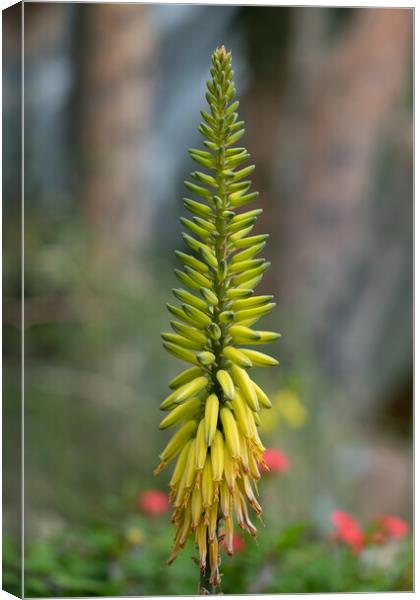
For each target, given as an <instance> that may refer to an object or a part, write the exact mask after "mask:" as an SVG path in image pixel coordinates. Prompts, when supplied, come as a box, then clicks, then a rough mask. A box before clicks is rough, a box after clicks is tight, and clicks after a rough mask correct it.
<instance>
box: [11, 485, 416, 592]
mask: <svg viewBox="0 0 420 600" xmlns="http://www.w3.org/2000/svg"><path fill="white" fill-rule="evenodd" d="M160 495H162V497H161V496H160ZM164 496H165V494H163V492H162V491H159V490H143V491H141V493H140V494H139V495H138V496H137V498H136V497H135V496H133V497H130V499H128V498H127V499H125V500H123V499H118V498H113V501H112V503H111V504H112V507H113V508H112V510H111V509H109V510H108V511H106V512H105V513H101V515H100V518H98V519H96V520H94V521H92V522H89V523H87V524H86V525H85V526H83V527H82V526H79V527H71V528H64V529H63V530H62V531H61V532H59V533H56V534H54V535H50V536H48V537H47V538H44V539H41V538H39V539H37V540H32V541H31V540H28V541H27V543H26V544H25V596H27V597H51V596H53V597H63V596H65V597H74V596H92V597H93V596H130V595H136V596H139V595H141V596H148V595H159V596H162V595H185V594H188V593H189V591H190V589H191V586H192V585H194V582H195V580H196V566H195V565H194V563H193V561H192V560H191V555H192V553H193V547H192V544H189V545H188V546H187V551H186V552H184V553H183V554H182V555H181V556H180V557H179V558H178V560H177V561H176V562H175V563H174V565H173V566H172V567H171V569H169V570H166V571H165V573H164V576H163V568H164V567H163V566H162V563H163V561H164V557H165V556H166V555H167V546H168V543H169V541H170V538H171V526H170V524H169V523H168V522H167V518H166V514H165V513H163V511H162V514H160V515H158V514H156V512H155V508H156V506H159V507H162V506H163V502H162V501H161V500H162V499H163V497H164ZM158 498H160V499H159V501H158V502H157V503H156V502H155V501H156V500H157V499H158ZM144 499H147V502H146V503H145V502H144ZM166 503H168V497H167V496H166ZM107 504H108V503H107ZM136 506H137V511H135V507H136ZM151 517H152V518H151ZM353 520H354V519H353ZM359 528H360V529H361V530H362V528H361V527H360V525H359ZM376 531H385V532H386V535H385V536H383V537H382V538H381V539H380V540H379V539H378V538H377V537H375V536H374V533H375V532H376ZM362 532H363V536H364V542H363V548H362V550H361V551H360V552H357V553H356V552H354V551H353V549H352V547H351V546H349V545H348V543H346V542H345V540H344V539H343V538H342V537H341V538H340V539H335V541H334V542H333V541H332V540H331V538H327V539H323V538H322V537H320V536H319V535H318V534H317V533H316V531H315V530H314V529H313V528H312V527H311V525H310V524H303V523H293V524H291V525H289V526H288V527H286V528H281V529H280V528H279V526H278V525H277V524H276V522H275V521H273V522H269V523H268V527H267V528H266V531H265V534H264V535H263V536H261V539H260V540H259V544H258V546H257V545H256V544H253V543H249V544H248V543H247V542H246V540H245V539H244V538H243V537H242V535H240V534H238V533H235V535H234V537H233V544H234V549H235V559H234V560H231V561H229V560H227V561H226V563H225V564H224V567H223V589H224V592H225V593H228V594H229V593H230V594H238V593H240V594H243V593H248V594H257V593H315V592H319V593H322V592H324V593H325V592H355V591H366V592H367V591H370V592H379V591H409V590H411V589H412V538H411V536H410V535H409V527H408V524H407V523H406V522H405V521H403V520H402V519H400V518H398V517H395V516H391V515H380V516H378V517H377V518H375V519H374V520H373V521H372V523H370V524H369V525H368V526H367V527H366V528H364V530H362ZM335 533H337V530H336V531H335ZM226 551H227V548H226V543H225V541H224V542H222V544H221V552H226ZM3 561H4V562H3V583H4V584H7V585H8V587H9V589H10V590H11V591H13V590H14V591H15V593H16V595H19V593H20V587H19V586H20V575H21V563H20V553H19V551H18V549H17V548H16V547H15V546H14V545H13V544H12V543H11V541H10V540H9V539H7V538H6V539H5V540H4V544H3Z"/></svg>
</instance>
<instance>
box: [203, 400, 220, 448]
mask: <svg viewBox="0 0 420 600" xmlns="http://www.w3.org/2000/svg"><path fill="white" fill-rule="evenodd" d="M218 418H219V399H218V397H217V396H216V394H210V396H209V397H208V398H207V400H206V407H205V411H204V432H205V441H206V444H207V446H210V445H211V444H212V442H213V438H214V434H215V433H216V427H217V420H218Z"/></svg>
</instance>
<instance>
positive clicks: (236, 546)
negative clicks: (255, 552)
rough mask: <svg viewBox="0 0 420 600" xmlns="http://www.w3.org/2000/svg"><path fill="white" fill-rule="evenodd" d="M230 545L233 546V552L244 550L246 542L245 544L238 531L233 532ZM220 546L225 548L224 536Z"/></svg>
mask: <svg viewBox="0 0 420 600" xmlns="http://www.w3.org/2000/svg"><path fill="white" fill-rule="evenodd" d="M232 546H233V552H234V553H235V554H237V553H241V552H244V550H245V549H246V544H245V541H244V538H243V537H242V536H241V535H239V533H234V534H233V539H232ZM222 547H223V548H225V549H226V548H227V543H226V536H225V537H224V538H223V541H222Z"/></svg>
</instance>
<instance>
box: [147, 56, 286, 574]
mask: <svg viewBox="0 0 420 600" xmlns="http://www.w3.org/2000/svg"><path fill="white" fill-rule="evenodd" d="M211 76H212V79H211V80H210V81H208V83H207V88H208V90H207V93H206V98H207V101H208V104H209V112H205V111H202V112H201V114H202V117H203V122H202V123H201V125H200V127H199V131H200V132H201V133H202V134H203V135H204V137H205V141H204V147H205V148H206V150H195V149H191V150H190V155H191V157H192V159H193V160H194V161H196V162H197V163H198V164H199V165H200V166H201V167H204V168H205V169H206V172H201V171H194V172H193V173H192V174H191V176H192V178H193V179H194V182H186V183H185V185H186V187H187V188H188V189H189V190H190V191H191V192H193V193H194V194H196V195H197V196H198V197H199V198H200V200H195V199H189V198H185V199H184V204H185V207H186V208H187V209H188V211H189V212H190V213H191V214H192V217H191V218H181V222H182V223H183V225H184V226H185V227H186V228H187V229H188V231H189V233H184V234H183V237H184V240H185V242H186V245H187V246H188V248H189V249H190V250H192V252H193V253H192V254H190V253H185V252H176V254H177V256H178V258H179V259H180V261H181V263H182V265H183V269H182V270H180V269H176V270H175V273H176V276H177V277H178V279H179V280H180V282H181V283H182V284H183V285H184V286H185V287H186V288H187V289H185V288H184V287H183V288H177V289H174V290H173V293H174V296H175V297H176V298H177V300H179V301H180V305H178V306H176V305H172V304H168V305H167V306H168V309H169V312H170V313H171V315H173V317H174V318H175V320H173V321H171V327H172V329H173V332H171V333H164V334H162V338H163V340H164V343H163V345H164V347H165V348H166V350H168V351H169V352H170V353H171V354H173V355H174V356H176V357H177V358H179V359H181V360H183V361H186V362H187V363H190V364H191V365H192V366H191V367H190V368H188V369H186V370H184V371H182V372H181V373H180V374H179V375H178V376H176V377H175V378H174V379H173V380H172V381H171V382H170V384H169V387H170V388H171V389H172V390H173V391H172V392H171V394H170V395H169V396H168V397H167V398H165V400H164V401H163V402H162V404H161V406H160V408H161V409H162V410H164V411H169V412H168V414H167V415H166V416H165V418H164V419H163V420H162V422H161V424H160V428H161V429H167V428H169V427H173V426H178V425H180V427H179V429H178V430H177V431H176V433H175V434H174V435H173V436H172V438H171V439H170V440H169V442H168V444H167V446H166V447H165V449H164V450H163V452H162V453H161V454H160V460H161V462H160V464H159V466H158V467H157V469H156V471H155V472H156V473H159V472H160V471H161V470H162V469H163V468H164V467H165V466H166V465H167V464H168V463H169V462H170V461H172V460H173V459H175V458H177V460H176V464H175V468H174V471H173V474H172V478H171V480H170V488H171V501H172V504H173V508H174V512H173V517H172V521H173V523H174V524H175V525H176V528H177V529H176V535H175V542H174V547H173V550H172V553H171V555H170V557H169V560H168V562H169V563H170V562H172V561H173V560H174V559H175V557H176V556H177V554H178V552H179V550H180V549H181V548H183V547H184V545H185V544H186V541H187V539H188V537H189V535H190V534H191V533H192V534H193V535H194V537H195V542H196V545H197V547H198V550H199V565H200V568H201V569H202V570H203V571H207V572H208V573H209V581H210V582H211V584H212V585H213V586H217V585H219V583H220V574H219V562H220V559H219V542H220V541H221V540H223V542H224V546H225V547H226V548H227V552H228V554H230V555H232V554H233V539H234V538H233V536H234V517H233V515H235V518H236V522H237V524H238V526H239V527H240V528H242V529H245V530H247V531H248V532H249V533H250V534H251V535H252V536H255V535H256V528H255V526H254V524H253V522H252V521H251V518H250V514H249V507H251V508H252V509H253V511H254V512H255V514H256V515H257V516H258V517H260V516H261V514H262V509H261V506H260V504H259V502H258V500H257V482H258V480H259V478H260V468H261V467H263V468H264V467H266V465H265V463H264V459H263V453H264V450H265V448H264V446H263V444H262V442H261V440H260V437H259V435H258V425H259V423H260V416H259V411H260V409H262V408H270V406H271V402H270V400H269V398H268V397H267V395H266V394H265V393H264V391H263V390H262V389H261V388H260V387H259V386H258V385H257V384H256V383H255V382H254V381H253V380H252V379H251V377H250V376H249V373H248V371H249V369H250V368H251V367H254V366H257V367H269V366H273V365H276V364H277V361H276V360H275V359H274V358H272V357H271V356H268V355H267V354H265V353H263V352H260V351H257V350H254V349H251V348H248V347H247V346H249V345H255V344H266V343H269V342H272V341H274V340H276V339H277V338H278V337H279V334H277V333H274V332H271V331H259V330H255V329H252V325H254V324H255V323H256V322H257V321H258V320H259V319H260V318H261V317H262V316H264V315H265V314H267V313H268V312H269V311H270V310H271V309H272V308H273V307H274V306H275V304H274V303H273V302H272V296H268V295H261V296H256V295H254V288H255V287H256V286H257V285H258V283H259V282H260V281H261V278H262V276H263V273H264V271H265V270H266V269H267V267H268V266H269V263H268V262H267V261H265V259H263V258H256V256H257V255H258V254H259V253H260V252H261V250H262V249H263V248H264V246H265V241H266V238H267V237H268V236H266V235H249V234H250V233H251V231H252V229H253V227H254V223H255V221H256V217H257V216H258V214H260V213H261V210H260V209H257V210H250V211H246V212H239V213H238V212H236V210H237V209H238V208H240V207H242V206H245V205H246V204H248V203H249V202H251V201H252V200H254V199H256V197H257V196H258V194H257V193H255V192H249V188H250V185H251V182H250V181H248V180H247V179H246V178H247V176H248V175H249V174H250V173H251V172H252V171H253V169H254V166H252V165H251V166H243V163H245V162H246V161H247V160H248V159H249V154H248V153H247V151H246V149H245V148H240V147H235V143H236V142H237V141H238V140H239V139H240V137H241V136H242V135H243V133H244V128H243V122H242V121H238V120H237V119H238V115H237V112H236V109H237V107H238V105H239V103H238V102H237V101H233V97H234V94H235V87H234V84H233V81H232V77H233V71H232V67H231V54H230V53H228V52H226V50H225V48H224V47H223V46H222V47H220V48H218V49H217V50H216V51H215V52H214V53H213V56H212V68H211Z"/></svg>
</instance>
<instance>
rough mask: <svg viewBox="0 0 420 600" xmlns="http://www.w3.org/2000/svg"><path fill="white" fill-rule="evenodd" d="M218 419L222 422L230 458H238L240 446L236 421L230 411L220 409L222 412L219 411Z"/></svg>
mask: <svg viewBox="0 0 420 600" xmlns="http://www.w3.org/2000/svg"><path fill="white" fill-rule="evenodd" d="M220 419H221V421H222V425H223V431H224V434H225V440H226V444H227V446H228V448H229V452H230V454H231V456H232V458H239V457H240V445H239V434H238V426H237V424H236V420H235V417H234V416H233V413H232V411H231V410H230V409H229V408H225V407H224V408H222V410H221V411H220Z"/></svg>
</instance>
